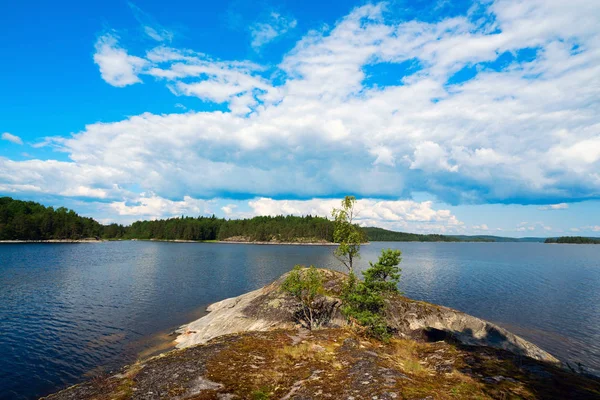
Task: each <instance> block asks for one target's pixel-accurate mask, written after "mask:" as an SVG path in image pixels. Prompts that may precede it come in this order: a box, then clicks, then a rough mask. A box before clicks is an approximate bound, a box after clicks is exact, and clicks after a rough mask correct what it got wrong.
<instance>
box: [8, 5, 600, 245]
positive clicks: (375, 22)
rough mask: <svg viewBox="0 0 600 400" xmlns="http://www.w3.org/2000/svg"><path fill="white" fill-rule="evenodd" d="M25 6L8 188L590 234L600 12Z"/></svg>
mask: <svg viewBox="0 0 600 400" xmlns="http://www.w3.org/2000/svg"><path fill="white" fill-rule="evenodd" d="M592 3H593V2H589V1H584V0H575V1H572V2H568V3H565V2H563V1H559V0H531V1H528V2H526V3H523V2H519V1H516V0H496V1H491V0H490V1H488V0H481V1H444V0H439V1H388V2H354V3H352V2H349V1H339V2H327V4H326V5H323V4H322V2H316V1H305V2H292V1H279V2H273V1H261V2H247V1H230V2H227V1H223V2H204V1H201V2H190V1H180V0H175V1H170V2H169V3H168V5H165V3H164V2H158V1H137V2H127V1H105V2H92V3H90V4H87V3H86V4H83V3H81V2H67V1H63V2H61V1H58V2H52V3H50V2H45V1H38V2H33V3H31V2H30V3H27V4H23V3H22V2H17V3H14V4H11V5H10V6H8V7H5V8H4V9H3V12H2V13H1V14H0V26H1V28H0V29H1V30H2V34H1V35H0V37H1V39H0V51H1V52H2V54H4V55H6V57H5V60H8V61H5V62H3V63H0V85H1V86H0V87H1V88H2V96H0V135H1V139H2V140H0V195H9V196H13V197H16V198H23V199H31V200H36V201H40V202H43V203H45V204H49V205H66V206H68V207H71V208H73V209H75V210H76V211H78V212H79V213H81V214H84V215H89V216H92V217H95V218H97V219H99V220H101V221H103V222H109V221H118V222H124V223H128V222H131V221H133V220H136V219H141V218H160V217H169V216H174V215H181V214H186V215H200V214H212V213H215V214H217V215H220V216H227V217H232V218H233V217H247V216H252V215H257V214H279V213H284V214H285V213H296V214H305V213H313V214H315V213H316V214H324V215H325V214H327V212H328V210H329V209H330V208H331V206H332V205H334V204H336V202H337V201H339V198H340V197H341V196H343V195H345V194H355V195H356V196H357V197H358V198H359V199H360V201H359V206H358V207H359V211H360V217H361V223H362V224H365V225H378V226H382V227H387V228H391V229H397V230H404V231H412V232H442V233H460V234H482V233H487V234H496V235H507V236H556V235H564V234H578V235H579V234H581V235H589V236H600V207H599V205H600V202H599V199H600V173H599V172H598V171H600V112H599V111H600V107H599V104H600V45H599V44H600V28H599V27H598V24H597V21H598V19H599V17H600V6H598V5H596V4H592Z"/></svg>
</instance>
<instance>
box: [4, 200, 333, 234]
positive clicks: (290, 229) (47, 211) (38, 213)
mask: <svg viewBox="0 0 600 400" xmlns="http://www.w3.org/2000/svg"><path fill="white" fill-rule="evenodd" d="M86 238H98V239H99V238H103V239H146V240H150V239H155V240H198V241H200V240H227V239H233V240H246V241H281V242H308V241H322V242H331V241H333V222H332V221H330V220H328V219H327V218H321V217H313V216H311V215H307V216H303V217H296V216H276V217H254V218H251V219H239V220H225V219H222V218H217V217H215V216H214V215H213V216H212V217H197V218H195V217H183V216H182V217H181V218H169V219H161V220H155V221H138V222H134V223H133V224H131V225H129V226H123V225H119V224H110V225H101V224H100V223H98V222H96V221H95V220H93V219H92V218H84V217H81V216H79V215H77V214H76V213H75V212H74V211H72V210H68V209H66V208H64V207H61V208H57V209H54V208H53V207H45V206H43V205H41V204H39V203H35V202H31V201H29V202H25V201H21V200H14V199H12V198H10V197H3V198H0V240H51V239H70V240H78V239H86Z"/></svg>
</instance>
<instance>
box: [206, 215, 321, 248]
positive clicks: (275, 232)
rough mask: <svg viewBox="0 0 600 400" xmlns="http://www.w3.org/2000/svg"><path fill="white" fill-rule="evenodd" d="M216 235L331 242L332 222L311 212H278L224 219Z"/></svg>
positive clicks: (283, 240) (225, 237)
mask: <svg viewBox="0 0 600 400" xmlns="http://www.w3.org/2000/svg"><path fill="white" fill-rule="evenodd" d="M217 238H218V239H219V240H226V239H230V238H240V239H242V240H249V241H258V242H268V241H279V242H296V241H315V242H318V241H323V242H333V221H330V220H328V219H327V218H322V217H313V216H311V215H307V216H304V217H296V216H293V215H287V216H282V215H279V216H276V217H268V216H266V217H254V218H251V219H237V220H228V221H223V223H222V225H221V229H220V230H219V234H218V236H217Z"/></svg>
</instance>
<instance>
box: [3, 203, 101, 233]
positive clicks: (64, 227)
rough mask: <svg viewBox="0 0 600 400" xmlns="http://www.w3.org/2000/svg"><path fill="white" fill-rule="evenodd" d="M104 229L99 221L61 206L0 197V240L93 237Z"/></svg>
mask: <svg viewBox="0 0 600 400" xmlns="http://www.w3.org/2000/svg"><path fill="white" fill-rule="evenodd" d="M103 233H104V227H103V226H102V225H101V224H99V223H98V222H96V221H95V220H93V219H92V218H85V217H81V216H79V215H77V214H76V213H75V212H74V211H72V210H68V209H66V208H64V207H60V208H57V209H54V208H53V207H44V206H43V205H41V204H39V203H36V202H33V201H20V200H13V199H12V198H10V197H1V198H0V240H51V239H81V238H96V237H100V236H102V235H103Z"/></svg>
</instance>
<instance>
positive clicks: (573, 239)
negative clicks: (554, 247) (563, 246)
mask: <svg viewBox="0 0 600 400" xmlns="http://www.w3.org/2000/svg"><path fill="white" fill-rule="evenodd" d="M544 243H570V244H600V239H594V238H587V237H583V236H561V237H558V238H548V239H546V241H545V242H544Z"/></svg>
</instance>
